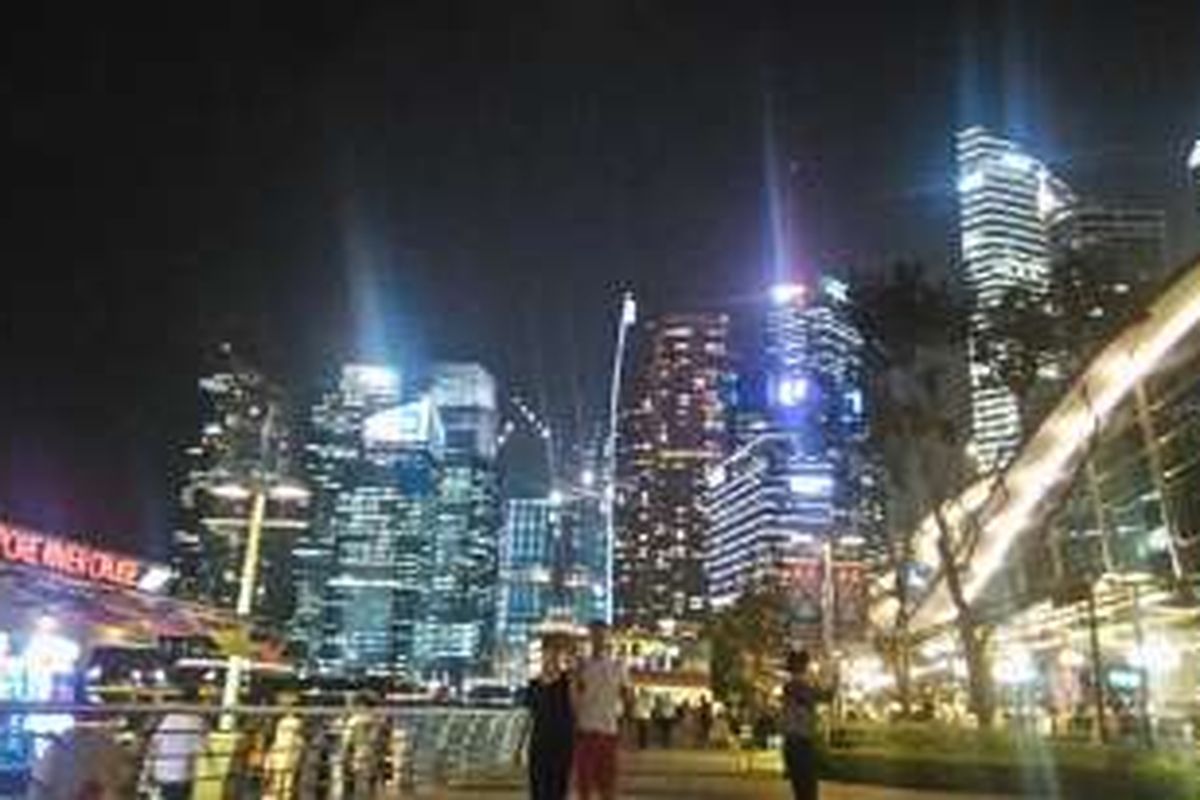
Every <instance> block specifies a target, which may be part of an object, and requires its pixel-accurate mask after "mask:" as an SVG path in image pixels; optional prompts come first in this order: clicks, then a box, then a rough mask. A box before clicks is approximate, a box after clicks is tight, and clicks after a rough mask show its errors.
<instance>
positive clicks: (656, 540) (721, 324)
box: [613, 313, 729, 628]
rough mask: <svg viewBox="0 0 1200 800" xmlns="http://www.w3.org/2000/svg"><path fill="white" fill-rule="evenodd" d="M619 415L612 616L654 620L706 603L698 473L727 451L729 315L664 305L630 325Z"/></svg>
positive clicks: (699, 611) (688, 615)
mask: <svg viewBox="0 0 1200 800" xmlns="http://www.w3.org/2000/svg"><path fill="white" fill-rule="evenodd" d="M635 336H636V339H635V343H634V348H633V364H634V366H633V371H632V381H631V382H630V386H629V391H627V392H626V393H625V397H624V403H623V405H622V409H621V413H620V420H619V426H620V427H619V431H620V433H619V437H618V448H617V489H616V511H615V531H616V536H615V542H614V573H615V575H614V586H613V591H614V592H615V606H616V609H615V611H616V613H615V616H616V619H617V621H618V622H620V623H623V624H635V625H641V626H643V627H648V628H653V627H654V626H656V625H658V624H659V623H661V622H664V621H668V620H674V621H688V620H699V619H701V618H703V616H704V614H705V611H706V609H707V592H706V587H705V575H704V565H703V557H704V552H705V548H706V533H707V521H706V518H705V515H704V510H703V502H702V501H703V492H704V486H705V475H706V473H707V472H708V470H709V468H711V467H712V466H713V465H714V464H716V463H717V462H719V461H720V459H721V458H723V457H724V455H725V452H726V448H727V445H728V442H727V438H728V436H727V430H726V428H727V424H726V413H725V408H724V403H723V400H722V394H721V390H722V382H723V378H724V375H725V373H726V371H727V369H728V363H729V353H728V348H729V344H728V339H729V319H728V317H727V316H726V315H724V314H719V313H694V314H668V315H664V316H662V317H659V318H658V319H655V320H651V321H649V322H647V323H644V324H642V325H641V326H640V329H638V331H637V333H636V334H635Z"/></svg>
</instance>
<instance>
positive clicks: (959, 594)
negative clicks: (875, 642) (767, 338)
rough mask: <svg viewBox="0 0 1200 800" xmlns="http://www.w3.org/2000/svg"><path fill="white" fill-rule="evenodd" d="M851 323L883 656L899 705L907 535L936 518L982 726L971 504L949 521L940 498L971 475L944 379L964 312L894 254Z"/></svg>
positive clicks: (982, 630)
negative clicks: (889, 603) (877, 506)
mask: <svg viewBox="0 0 1200 800" xmlns="http://www.w3.org/2000/svg"><path fill="white" fill-rule="evenodd" d="M860 296H861V298H862V302H861V304H860V319H859V320H858V323H859V328H860V330H862V332H863V335H864V337H865V338H866V341H867V344H868V352H869V356H870V358H871V360H872V362H873V364H872V367H873V368H872V369H871V370H870V371H869V372H870V374H871V375H872V376H873V377H872V386H871V389H872V392H871V397H872V403H873V409H872V420H871V432H872V436H873V438H874V440H875V446H876V449H877V451H878V452H880V453H881V454H882V456H883V462H884V464H883V466H884V471H885V474H886V478H887V483H888V488H889V495H890V502H889V509H888V511H889V514H888V528H887V530H888V541H887V548H886V557H887V561H888V566H889V572H890V575H891V576H892V579H893V580H892V586H891V587H890V591H891V596H892V599H893V600H894V601H895V605H896V613H895V615H894V617H893V623H892V627H891V629H890V630H888V631H885V632H884V633H883V634H882V635H881V637H880V644H881V649H882V652H883V656H884V657H885V659H887V661H888V663H889V664H890V665H891V667H892V670H893V673H894V674H895V677H896V686H897V691H898V693H899V695H900V702H901V705H902V706H903V707H907V705H908V703H909V695H910V687H911V667H912V663H911V654H912V636H911V632H910V628H909V623H910V620H911V615H912V612H913V611H914V605H915V601H916V599H917V598H916V597H915V591H914V590H915V587H914V579H915V576H914V573H913V567H914V563H913V562H914V558H913V551H914V544H915V543H914V537H915V536H916V535H917V532H918V531H919V529H920V523H921V521H922V520H924V519H926V518H928V517H930V516H932V518H933V519H934V521H935V523H936V526H937V542H936V545H937V552H938V556H939V573H940V577H941V578H942V579H943V580H945V581H946V584H947V588H948V590H949V593H950V596H951V598H952V601H953V603H954V607H955V627H956V630H957V633H958V637H959V640H960V643H961V645H962V649H963V656H964V660H965V661H966V663H967V671H968V688H969V695H970V705H971V708H972V711H974V713H975V715H976V717H977V718H978V719H979V721H980V724H981V725H982V726H987V725H990V723H991V720H992V716H993V712H994V700H993V698H994V693H993V691H992V684H991V668H990V666H991V665H990V663H989V662H988V658H987V652H988V650H987V645H988V638H989V629H988V627H987V626H986V625H985V624H983V623H982V621H981V620H980V619H979V618H978V616H977V614H976V613H975V611H974V609H972V607H971V605H970V602H969V601H968V599H967V598H966V596H965V592H964V591H963V585H962V576H963V570H964V567H965V565H966V564H967V563H968V562H969V559H970V556H971V552H972V551H973V549H974V546H975V543H976V542H977V539H978V526H977V525H976V524H974V521H973V519H971V515H970V514H964V515H962V516H963V517H965V518H966V523H965V524H963V525H958V526H956V525H954V524H952V523H951V521H950V519H949V517H948V511H949V504H950V503H951V502H952V500H953V499H954V498H955V497H957V495H958V494H959V492H961V491H962V489H963V488H965V487H966V486H967V485H968V483H969V482H970V481H971V480H973V479H974V477H975V475H974V472H973V467H972V465H971V464H970V463H969V461H968V459H967V457H966V452H965V451H966V448H965V445H966V436H965V435H964V432H963V431H960V430H959V427H960V426H961V423H959V421H958V420H956V419H955V417H954V415H953V409H954V403H953V402H951V399H950V396H949V394H950V392H949V387H950V386H951V385H952V383H953V375H954V374H955V373H956V372H957V371H958V370H960V369H961V366H960V364H959V363H958V361H957V359H956V353H957V352H958V351H957V349H956V348H957V346H958V345H960V344H961V343H962V341H963V336H964V333H965V330H966V315H965V314H963V313H962V312H961V310H960V309H959V308H958V307H957V306H956V305H955V304H954V303H953V301H952V300H951V298H950V294H949V292H948V291H947V290H946V289H945V288H944V287H941V286H936V285H933V284H931V283H929V282H928V281H927V280H926V279H925V277H924V275H923V270H922V268H921V267H920V266H919V265H916V264H903V263H902V264H897V265H896V266H895V267H893V269H892V272H891V274H890V275H889V276H888V279H887V280H886V281H884V282H882V283H879V284H875V285H871V286H866V287H863V289H862V291H861V292H860Z"/></svg>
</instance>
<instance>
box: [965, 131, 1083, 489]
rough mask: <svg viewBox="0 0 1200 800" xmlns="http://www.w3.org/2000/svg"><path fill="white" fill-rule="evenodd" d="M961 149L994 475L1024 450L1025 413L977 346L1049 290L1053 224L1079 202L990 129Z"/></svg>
mask: <svg viewBox="0 0 1200 800" xmlns="http://www.w3.org/2000/svg"><path fill="white" fill-rule="evenodd" d="M957 149H958V198H959V225H960V231H959V233H960V240H961V248H962V269H963V282H964V284H965V287H966V290H967V292H968V294H969V296H970V300H971V319H970V325H969V339H968V354H967V356H968V369H969V381H970V392H971V442H972V444H973V446H974V451H975V454H976V457H977V459H978V461H979V463H980V466H981V467H982V468H984V469H990V468H994V467H997V466H1001V465H1003V464H1004V463H1005V462H1006V461H1007V459H1008V458H1009V457H1010V456H1011V455H1012V453H1013V452H1014V450H1015V449H1016V447H1017V445H1018V443H1019V442H1020V440H1021V435H1022V424H1021V416H1020V411H1021V410H1020V408H1019V407H1018V403H1017V398H1016V397H1014V396H1013V394H1012V392H1010V391H1009V390H1008V389H1007V388H1005V387H1003V386H1001V385H999V383H998V381H997V380H996V379H995V377H994V375H993V372H992V370H991V368H990V367H989V366H988V365H987V364H986V363H983V362H982V361H981V359H980V356H979V348H978V346H977V344H976V342H977V341H978V337H979V336H980V334H981V333H983V332H985V331H986V330H988V328H989V325H990V317H991V315H992V314H993V313H994V311H995V309H996V308H997V307H998V306H999V304H1000V303H1002V302H1003V300H1004V298H1005V295H1006V293H1007V292H1008V291H1009V290H1011V289H1013V288H1016V287H1025V288H1028V289H1029V290H1031V291H1033V292H1042V291H1044V290H1045V289H1046V288H1047V286H1048V282H1049V278H1050V259H1049V245H1048V241H1047V221H1048V218H1049V216H1050V215H1051V214H1052V213H1053V212H1054V211H1056V210H1057V209H1059V208H1061V207H1062V206H1064V205H1068V204H1070V203H1072V202H1073V201H1074V198H1073V196H1072V194H1071V191H1070V189H1068V187H1067V186H1066V184H1064V183H1063V182H1062V181H1060V180H1059V179H1058V178H1056V177H1055V176H1054V175H1053V174H1052V173H1051V172H1050V170H1049V169H1047V168H1046V166H1045V165H1044V164H1042V163H1041V162H1040V161H1038V160H1037V159H1035V158H1033V157H1032V156H1030V155H1028V154H1027V153H1025V152H1024V151H1023V150H1022V149H1021V148H1020V147H1019V146H1018V145H1017V144H1015V143H1014V142H1011V141H1009V140H1007V139H1004V138H1001V137H999V136H996V135H995V134H993V133H991V132H989V131H988V130H986V129H984V128H981V127H972V128H967V129H966V130H964V131H961V132H960V133H959V134H958V140H957Z"/></svg>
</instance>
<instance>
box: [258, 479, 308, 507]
mask: <svg viewBox="0 0 1200 800" xmlns="http://www.w3.org/2000/svg"><path fill="white" fill-rule="evenodd" d="M268 494H269V495H270V497H271V499H272V500H282V501H285V502H290V501H296V502H303V501H306V500H308V498H309V491H308V489H306V488H305V487H303V486H301V485H300V484H298V483H278V484H276V485H274V486H272V487H271V491H270V492H268Z"/></svg>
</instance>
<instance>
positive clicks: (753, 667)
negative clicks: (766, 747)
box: [708, 581, 791, 716]
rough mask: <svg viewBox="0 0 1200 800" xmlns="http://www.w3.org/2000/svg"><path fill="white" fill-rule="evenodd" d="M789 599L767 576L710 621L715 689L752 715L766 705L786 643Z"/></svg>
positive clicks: (788, 627)
mask: <svg viewBox="0 0 1200 800" xmlns="http://www.w3.org/2000/svg"><path fill="white" fill-rule="evenodd" d="M790 615H791V610H790V603H789V602H788V597H787V593H786V591H785V590H784V588H783V587H782V586H781V585H780V584H779V583H778V582H776V581H769V582H767V583H764V584H762V585H761V586H757V587H755V588H753V589H750V590H748V591H747V592H745V593H744V594H742V596H741V597H739V598H738V600H737V601H736V602H735V603H734V604H733V605H732V606H730V607H729V608H727V609H725V610H723V611H721V612H719V613H717V614H715V615H714V616H713V617H712V619H711V620H710V622H709V626H708V637H709V641H710V642H711V643H712V662H711V670H712V684H713V693H714V694H715V695H716V696H717V697H718V698H720V699H721V700H722V701H723V702H725V703H727V704H728V705H730V706H734V707H738V708H741V709H743V710H744V711H746V712H748V713H749V714H750V715H751V716H754V715H757V713H758V712H759V711H760V710H762V709H763V708H765V707H766V705H767V703H768V700H769V698H770V695H771V692H772V690H773V689H774V685H775V683H776V668H777V666H778V664H779V661H780V659H781V658H782V656H783V651H784V649H785V648H786V647H787V643H788V638H789V637H788V634H789V630H790V618H791V617H790Z"/></svg>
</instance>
